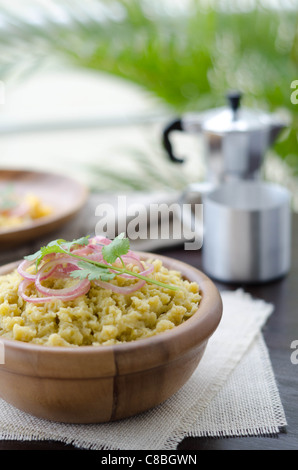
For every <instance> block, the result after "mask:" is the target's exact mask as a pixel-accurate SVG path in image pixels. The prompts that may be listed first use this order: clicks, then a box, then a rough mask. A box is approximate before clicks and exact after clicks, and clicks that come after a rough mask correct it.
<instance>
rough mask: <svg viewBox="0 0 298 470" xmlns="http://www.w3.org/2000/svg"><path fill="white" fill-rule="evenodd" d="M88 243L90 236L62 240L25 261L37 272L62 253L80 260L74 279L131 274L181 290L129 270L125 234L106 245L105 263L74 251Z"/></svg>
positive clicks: (45, 247)
mask: <svg viewBox="0 0 298 470" xmlns="http://www.w3.org/2000/svg"><path fill="white" fill-rule="evenodd" d="M88 243H89V237H88V236H87V237H81V238H78V239H76V240H73V241H71V242H69V241H66V240H64V239H62V238H60V239H57V240H53V241H51V242H50V243H48V245H46V246H43V247H41V248H40V249H39V250H38V251H37V252H36V253H33V254H31V255H28V256H25V259H26V260H28V261H35V266H36V270H37V269H38V266H39V265H40V263H41V262H42V260H43V259H44V257H45V256H46V255H49V254H52V253H62V254H65V255H68V256H71V257H73V258H76V259H78V260H79V261H78V267H79V268H80V269H74V270H73V271H71V272H70V276H71V277H73V278H78V279H80V280H83V279H89V280H90V281H92V280H101V281H110V280H112V279H114V278H115V277H116V276H117V274H129V275H131V276H134V277H136V278H138V279H142V280H144V281H146V282H149V283H151V284H156V285H158V286H160V287H164V288H167V289H171V290H178V289H179V288H178V286H175V285H170V284H165V283H163V282H161V281H158V280H156V279H153V278H151V277H147V276H143V275H142V274H139V273H135V272H133V271H130V270H129V269H127V267H126V266H125V263H124V261H123V259H122V256H123V255H126V254H127V253H128V252H129V249H130V244H129V239H128V238H125V236H124V233H121V234H120V235H118V236H117V237H116V238H114V240H112V241H111V243H110V244H108V245H104V246H103V247H102V255H103V259H104V261H105V263H101V262H98V261H94V260H92V259H90V258H88V257H85V256H80V255H78V254H76V253H74V252H73V251H72V250H73V249H74V248H76V247H82V246H86V245H88ZM118 258H119V260H120V261H121V266H118V265H114V263H115V262H116V260H117V259H118ZM111 270H112V271H111ZM115 271H116V272H115Z"/></svg>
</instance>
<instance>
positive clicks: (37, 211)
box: [0, 190, 53, 229]
mask: <svg viewBox="0 0 298 470" xmlns="http://www.w3.org/2000/svg"><path fill="white" fill-rule="evenodd" d="M52 213H53V209H52V207H50V206H49V205H48V204H45V203H44V202H43V201H42V200H41V199H40V198H39V197H37V196H36V195H35V194H31V193H30V194H29V193H28V194H26V195H24V197H22V198H20V197H17V196H16V195H15V194H14V193H11V192H8V190H7V191H5V192H4V191H3V192H2V193H0V228H1V229H11V228H15V227H19V226H22V225H24V224H27V223H29V222H33V221H34V220H38V219H41V218H42V217H46V216H48V215H51V214H52Z"/></svg>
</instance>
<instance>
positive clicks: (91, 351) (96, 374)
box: [0, 253, 222, 423]
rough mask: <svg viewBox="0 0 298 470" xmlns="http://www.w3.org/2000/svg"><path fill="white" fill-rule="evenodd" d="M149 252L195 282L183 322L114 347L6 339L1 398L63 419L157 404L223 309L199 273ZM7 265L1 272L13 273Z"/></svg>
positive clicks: (178, 382) (107, 415) (104, 416)
mask: <svg viewBox="0 0 298 470" xmlns="http://www.w3.org/2000/svg"><path fill="white" fill-rule="evenodd" d="M142 256H143V258H146V257H154V258H159V259H161V260H162V261H163V263H164V265H165V266H167V267H168V268H171V269H176V270H179V271H180V272H181V273H182V274H183V276H184V277H185V278H187V279H189V280H190V281H195V282H197V283H198V284H199V286H200V290H201V295H202V300H201V302H200V305H199V308H198V310H197V311H196V313H195V314H194V315H193V316H192V317H190V318H189V319H188V320H186V321H185V322H184V323H183V324H181V325H179V326H176V327H175V328H173V329H172V330H169V331H166V332H163V333H160V334H159V335H156V336H153V337H151V338H145V339H140V340H136V341H134V342H130V343H123V344H117V345H113V346H98V347H97V346H81V347H78V348H67V347H59V346H58V347H47V346H39V345H35V344H31V343H25V342H20V341H15V340H9V339H4V338H1V337H0V341H1V342H2V343H3V345H4V364H2V365H0V396H1V397H2V398H3V399H4V400H5V401H7V402H8V403H11V404H12V405H14V406H15V407H16V408H19V409H21V410H23V411H25V412H28V413H30V414H32V415H35V416H38V417H41V418H45V419H48V420H54V421H58V422H67V423H102V422H108V421H115V420H119V419H122V418H126V417H129V416H133V415H136V414H138V413H140V412H143V411H145V410H148V409H150V408H153V407H155V406H156V405H158V404H160V403H162V402H164V401H165V400H166V399H167V398H169V397H170V396H171V395H173V394H174V393H175V392H176V391H177V390H179V389H180V388H181V387H182V385H183V384H185V382H186V381H187V380H188V379H189V378H190V376H191V375H192V373H193V372H194V370H195V369H196V367H197V366H198V364H199V362H200V360H201V358H202V356H203V354H204V351H205V348H206V345H207V342H208V339H209V338H210V336H211V335H212V334H213V332H214V331H215V330H216V328H217V326H218V324H219V322H220V319H221V315H222V302H221V297H220V294H219V292H218V290H217V288H216V287H215V285H214V284H213V282H212V281H211V280H210V279H209V278H208V277H207V276H206V275H205V274H203V273H202V272H201V271H198V270H197V269H195V268H193V267H191V266H189V265H187V264H185V263H183V262H181V261H176V260H173V259H170V258H167V257H165V256H159V255H152V254H148V253H147V254H144V253H142ZM13 267H14V266H13V265H12V264H10V265H6V266H4V267H2V268H1V269H0V274H4V273H7V272H10V271H11V270H12V268H13Z"/></svg>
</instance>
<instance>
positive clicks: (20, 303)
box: [0, 260, 201, 346]
mask: <svg viewBox="0 0 298 470" xmlns="http://www.w3.org/2000/svg"><path fill="white" fill-rule="evenodd" d="M152 264H153V265H154V271H153V273H152V274H151V276H153V277H155V279H157V280H159V281H161V282H164V283H167V284H174V285H177V286H180V288H179V289H178V290H176V291H173V290H170V289H165V288H162V287H159V286H156V285H154V284H151V283H146V284H145V286H144V287H143V288H141V289H139V290H137V291H135V292H133V294H130V295H123V294H116V293H113V292H112V291H111V290H107V289H103V288H101V287H98V286H96V285H94V284H93V283H91V288H90V290H89V292H87V294H85V295H82V296H80V297H78V298H76V299H75V300H72V301H67V302H63V301H61V300H55V301H53V302H50V303H44V304H33V303H30V302H25V301H24V300H23V299H22V298H21V297H20V296H19V295H18V285H19V283H20V281H21V279H22V278H21V276H20V275H19V274H18V273H17V272H16V271H15V272H13V273H11V274H8V275H4V276H0V336H2V337H6V338H11V339H15V340H18V341H25V342H31V343H36V344H40V345H45V346H86V345H94V346H98V345H110V344H117V343H123V342H127V341H134V340H138V339H140V338H147V337H150V336H153V335H157V334H159V333H161V332H163V331H166V330H169V329H171V328H174V327H175V326H177V325H179V324H181V323H182V322H184V321H186V320H187V319H188V318H189V317H190V316H191V315H193V313H194V312H195V311H196V310H197V308H198V305H199V303H200V299H201V296H200V291H199V286H198V285H197V284H196V283H195V282H189V281H187V280H184V279H183V278H182V276H181V273H180V272H178V271H173V270H168V269H167V268H166V267H164V266H163V264H162V262H161V261H160V260H154V261H152ZM48 282H51V284H48V285H49V286H51V287H54V288H61V287H65V281H63V280H61V279H56V280H52V281H48ZM68 282H72V281H68ZM111 282H114V283H117V284H118V285H122V284H123V283H127V280H124V279H123V278H120V277H119V276H118V277H116V278H115V279H114V280H113V281H111ZM129 282H131V281H129ZM59 283H60V285H59ZM61 283H63V285H62V284H61ZM29 293H30V292H29ZM32 294H33V295H34V292H33V293H32Z"/></svg>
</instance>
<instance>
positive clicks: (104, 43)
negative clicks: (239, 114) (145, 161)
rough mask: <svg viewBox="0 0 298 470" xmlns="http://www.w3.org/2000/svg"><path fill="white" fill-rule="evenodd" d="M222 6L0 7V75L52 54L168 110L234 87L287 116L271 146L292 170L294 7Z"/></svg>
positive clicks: (195, 106) (198, 105) (297, 121)
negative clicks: (119, 81)
mask: <svg viewBox="0 0 298 470" xmlns="http://www.w3.org/2000/svg"><path fill="white" fill-rule="evenodd" d="M13 3H14V2H12V4H13ZM26 3H27V2H26ZM225 3H226V4H227V5H228V4H230V5H234V7H233V11H232V12H231V11H221V10H220V9H218V8H216V7H214V6H216V2H212V1H210V2H209V5H210V6H209V7H208V3H207V2H206V1H204V2H202V1H200V0H188V1H187V2H185V4H187V8H182V7H180V10H179V6H178V3H177V8H176V10H174V9H173V8H171V2H170V1H169V0H159V1H157V0H151V1H150V2H149V1H146V0H121V1H120V0H119V1H117V2H116V1H113V0H87V1H84V2H82V1H78V0H61V1H59V2H52V3H51V4H47V3H45V4H44V3H42V2H38V1H35V2H33V1H32V4H33V5H34V9H33V11H34V14H32V15H30V10H28V11H26V15H24V14H22V12H23V10H20V12H19V11H18V12H16V11H15V10H14V11H13V10H12V9H11V8H10V4H9V2H7V1H6V2H5V7H4V6H3V5H4V2H1V1H0V21H1V19H2V23H3V24H5V25H6V26H5V27H3V28H2V29H1V30H0V78H2V79H4V77H6V76H7V75H8V74H10V75H11V74H12V73H16V71H18V72H22V73H24V71H27V72H28V71H30V67H32V68H34V67H36V66H38V65H39V64H40V63H42V61H44V60H46V59H47V58H48V57H58V58H61V59H62V60H64V61H68V62H69V63H70V64H72V65H73V64H75V65H76V66H78V67H83V68H87V69H91V70H96V71H104V72H108V73H110V74H113V75H117V76H119V77H122V78H124V79H127V80H130V81H132V82H134V83H137V84H138V85H140V86H142V87H143V88H144V89H145V90H148V91H149V92H150V93H152V95H153V96H155V97H158V98H159V99H160V100H161V101H162V102H163V103H166V104H167V105H168V106H169V107H170V109H172V110H173V112H175V113H182V112H185V111H188V110H201V109H206V108H209V107H213V106H219V105H221V104H223V103H224V96H225V93H226V90H227V89H230V88H236V89H241V90H242V91H243V93H244V95H245V101H246V104H248V105H253V106H256V105H257V106H258V107H263V108H267V109H268V110H275V109H277V108H283V109H285V110H286V111H287V112H288V113H289V115H290V116H291V117H292V124H291V128H290V131H289V133H288V134H286V135H284V137H283V139H282V140H280V141H279V142H278V143H277V145H276V150H277V151H278V154H279V155H280V156H281V157H282V158H284V159H285V160H287V161H289V162H290V163H291V165H293V166H294V167H295V168H298V152H297V143H298V141H297V136H298V118H297V115H298V106H297V105H296V106H295V105H293V104H292V103H291V100H290V95H291V89H290V84H291V82H292V81H293V80H295V79H298V15H297V12H298V4H297V2H296V4H295V2H294V1H293V2H292V8H293V10H289V9H288V10H287V9H282V8H281V9H279V10H274V9H271V10H270V9H266V8H265V7H264V2H259V3H260V6H259V5H258V2H257V1H256V2H255V4H256V6H255V7H249V5H250V4H252V2H247V5H248V7H247V10H246V11H245V10H243V8H242V9H241V8H240V6H239V5H240V3H241V2H234V3H233V2H230V3H229V2H225ZM280 3H281V7H282V2H280ZM236 4H237V5H238V10H237V6H235V5H236ZM43 5H51V8H49V7H48V8H47V7H45V6H43ZM181 5H182V3H181ZM22 64H27V67H29V68H27V69H26V68H25V65H24V66H23V68H22ZM289 156H290V157H289ZM293 156H294V157H293Z"/></svg>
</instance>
